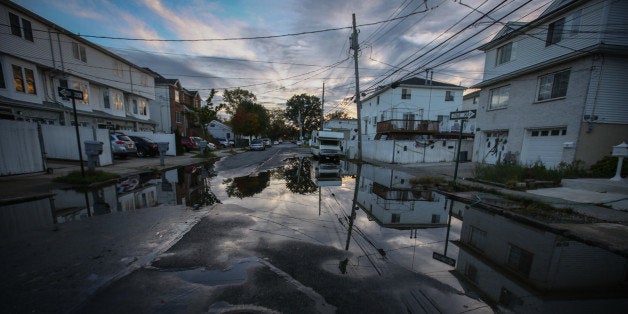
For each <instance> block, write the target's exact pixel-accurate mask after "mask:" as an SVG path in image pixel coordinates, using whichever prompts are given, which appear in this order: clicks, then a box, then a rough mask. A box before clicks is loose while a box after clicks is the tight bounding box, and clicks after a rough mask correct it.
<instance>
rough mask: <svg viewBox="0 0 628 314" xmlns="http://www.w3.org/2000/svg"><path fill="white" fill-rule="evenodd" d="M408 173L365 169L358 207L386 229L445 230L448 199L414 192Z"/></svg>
mask: <svg viewBox="0 0 628 314" xmlns="http://www.w3.org/2000/svg"><path fill="white" fill-rule="evenodd" d="M410 178H411V176H409V175H408V174H406V173H403V172H399V171H396V170H392V169H384V168H380V167H375V166H371V165H363V166H362V170H361V174H360V178H358V184H359V188H358V199H357V203H358V205H359V206H361V207H362V209H364V211H365V212H367V213H368V214H369V218H370V219H374V220H376V221H377V222H378V223H379V224H380V225H382V226H384V227H390V228H397V229H416V228H434V227H445V226H446V225H447V221H448V207H447V206H446V202H445V197H444V196H442V195H440V194H438V193H435V192H432V191H429V190H415V189H412V187H411V184H410V182H409V181H410Z"/></svg>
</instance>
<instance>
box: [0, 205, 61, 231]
mask: <svg viewBox="0 0 628 314" xmlns="http://www.w3.org/2000/svg"><path fill="white" fill-rule="evenodd" d="M53 211H54V197H53V194H46V195H42V196H41V197H39V198H34V199H29V200H28V201H27V202H11V203H6V204H2V206H0V236H1V237H2V238H3V239H11V238H13V237H17V236H20V235H22V234H23V232H24V231H28V230H35V229H44V228H49V227H50V226H52V224H53Z"/></svg>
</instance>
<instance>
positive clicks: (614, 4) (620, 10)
mask: <svg viewBox="0 0 628 314" xmlns="http://www.w3.org/2000/svg"><path fill="white" fill-rule="evenodd" d="M607 10H608V24H607V25H606V28H605V31H604V34H603V39H602V40H603V41H604V43H606V44H609V45H623V46H625V45H628V38H627V37H626V30H627V29H628V17H627V16H626V12H628V1H611V2H610V4H609V5H608V9H607Z"/></svg>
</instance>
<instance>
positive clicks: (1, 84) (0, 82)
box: [0, 63, 7, 88]
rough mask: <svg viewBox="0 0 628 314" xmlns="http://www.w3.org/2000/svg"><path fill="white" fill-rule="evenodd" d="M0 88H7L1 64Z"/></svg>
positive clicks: (0, 64)
mask: <svg viewBox="0 0 628 314" xmlns="http://www.w3.org/2000/svg"><path fill="white" fill-rule="evenodd" d="M0 88H7V84H6V83H5V82H4V70H2V63H0Z"/></svg>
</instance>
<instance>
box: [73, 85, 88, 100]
mask: <svg viewBox="0 0 628 314" xmlns="http://www.w3.org/2000/svg"><path fill="white" fill-rule="evenodd" d="M72 88H73V89H78V90H80V91H82V92H83V99H81V100H80V102H82V103H83V104H85V105H89V89H88V88H87V83H79V82H72Z"/></svg>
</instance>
